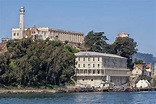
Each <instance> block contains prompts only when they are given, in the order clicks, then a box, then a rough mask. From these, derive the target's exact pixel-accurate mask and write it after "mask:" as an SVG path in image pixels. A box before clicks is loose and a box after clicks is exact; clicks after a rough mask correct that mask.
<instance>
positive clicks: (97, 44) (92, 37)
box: [85, 31, 108, 52]
mask: <svg viewBox="0 0 156 104" xmlns="http://www.w3.org/2000/svg"><path fill="white" fill-rule="evenodd" d="M103 34H104V32H93V31H90V32H89V33H88V34H87V36H86V37H85V46H86V47H87V48H88V50H89V51H95V52H103V51H104V47H105V45H107V43H106V40H108V39H107V37H106V36H104V35H103Z"/></svg>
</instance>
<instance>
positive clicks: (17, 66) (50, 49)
mask: <svg viewBox="0 0 156 104" xmlns="http://www.w3.org/2000/svg"><path fill="white" fill-rule="evenodd" d="M7 48H8V51H7V52H6V53H5V54H4V55H1V56H0V85H3V86H18V87H20V86H26V87H38V86H47V87H53V86H52V85H62V84H65V83H67V82H68V81H70V77H71V76H72V75H73V74H74V64H75V56H74V53H75V52H77V51H78V50H77V49H75V48H72V47H69V46H66V45H65V44H63V43H61V42H60V41H49V40H48V39H47V40H45V41H44V40H32V39H31V38H28V39H21V40H11V41H9V42H8V43H7Z"/></svg>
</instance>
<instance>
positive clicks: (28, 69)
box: [0, 31, 137, 88]
mask: <svg viewBox="0 0 156 104" xmlns="http://www.w3.org/2000/svg"><path fill="white" fill-rule="evenodd" d="M103 34H104V32H93V31H90V32H89V33H88V34H87V36H86V37H85V46H86V48H87V49H88V50H89V51H96V52H104V53H112V54H117V55H120V56H123V57H126V58H127V62H128V65H127V66H128V67H129V68H132V66H133V64H132V55H133V54H134V53H136V51H137V49H136V46H137V43H136V42H134V40H133V39H132V38H129V37H124V38H119V37H118V38H116V40H115V42H114V43H113V44H108V43H107V42H106V41H107V40H108V39H107V37H106V36H104V35H103ZM67 43H68V41H65V43H61V42H60V41H49V39H47V40H33V39H31V38H27V39H21V40H10V41H8V42H7V50H8V51H7V52H5V53H4V54H1V55H0V85H1V86H15V87H18V88H20V87H22V88H23V87H40V86H41V87H43V86H44V87H46V88H54V87H56V86H59V85H64V84H66V83H72V82H71V80H70V77H71V76H73V75H74V64H75V55H74V53H76V52H78V50H77V49H76V48H72V47H70V46H68V45H67Z"/></svg>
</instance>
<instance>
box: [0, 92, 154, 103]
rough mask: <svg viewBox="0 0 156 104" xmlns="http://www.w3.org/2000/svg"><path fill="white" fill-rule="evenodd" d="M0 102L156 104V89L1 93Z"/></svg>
mask: <svg viewBox="0 0 156 104" xmlns="http://www.w3.org/2000/svg"><path fill="white" fill-rule="evenodd" d="M0 104H156V91H153V92H90V93H59V94H1V95H0Z"/></svg>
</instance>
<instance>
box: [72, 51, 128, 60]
mask: <svg viewBox="0 0 156 104" xmlns="http://www.w3.org/2000/svg"><path fill="white" fill-rule="evenodd" d="M75 55H76V56H102V57H115V58H123V59H127V58H125V57H121V56H118V55H114V54H108V53H99V52H91V51H86V52H78V53H76V54H75Z"/></svg>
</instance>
